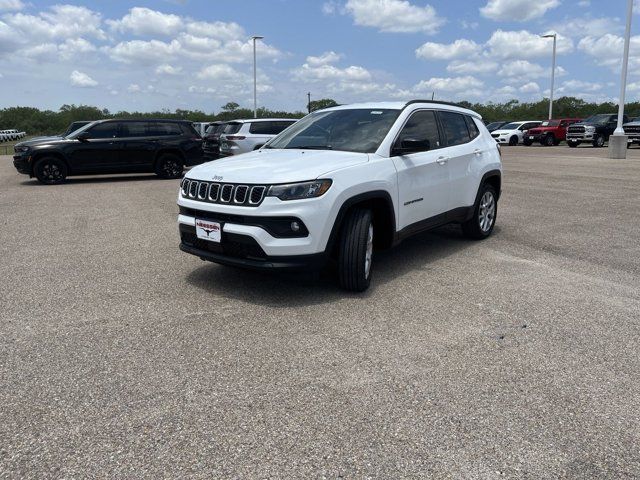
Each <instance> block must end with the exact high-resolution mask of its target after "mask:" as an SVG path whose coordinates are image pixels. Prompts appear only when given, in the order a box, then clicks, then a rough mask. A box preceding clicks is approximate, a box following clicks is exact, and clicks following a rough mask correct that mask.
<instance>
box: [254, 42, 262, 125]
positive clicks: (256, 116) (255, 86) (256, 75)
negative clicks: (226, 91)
mask: <svg viewBox="0 0 640 480" xmlns="http://www.w3.org/2000/svg"><path fill="white" fill-rule="evenodd" d="M263 38H264V37H261V36H259V35H254V36H253V37H251V40H253V118H258V73H257V66H256V40H262V39H263Z"/></svg>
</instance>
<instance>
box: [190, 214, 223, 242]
mask: <svg viewBox="0 0 640 480" xmlns="http://www.w3.org/2000/svg"><path fill="white" fill-rule="evenodd" d="M196 235H197V236H198V238H201V239H202V240H208V241H209V242H216V243H220V240H221V238H222V225H220V224H219V223H218V222H211V221H209V220H199V219H196Z"/></svg>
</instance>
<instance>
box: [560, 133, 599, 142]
mask: <svg viewBox="0 0 640 480" xmlns="http://www.w3.org/2000/svg"><path fill="white" fill-rule="evenodd" d="M595 136H596V133H595V132H594V133H568V134H567V142H593V139H594V137H595Z"/></svg>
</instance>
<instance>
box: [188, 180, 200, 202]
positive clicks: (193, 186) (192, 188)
mask: <svg viewBox="0 0 640 480" xmlns="http://www.w3.org/2000/svg"><path fill="white" fill-rule="evenodd" d="M196 193H198V182H197V181H195V180H193V181H192V182H191V183H190V184H189V198H196Z"/></svg>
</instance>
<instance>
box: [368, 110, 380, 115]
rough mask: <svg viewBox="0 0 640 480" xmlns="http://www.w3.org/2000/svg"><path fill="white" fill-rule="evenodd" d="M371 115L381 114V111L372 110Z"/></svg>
mask: <svg viewBox="0 0 640 480" xmlns="http://www.w3.org/2000/svg"><path fill="white" fill-rule="evenodd" d="M370 113H371V115H382V112H381V111H380V110H374V111H373V112H370Z"/></svg>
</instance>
